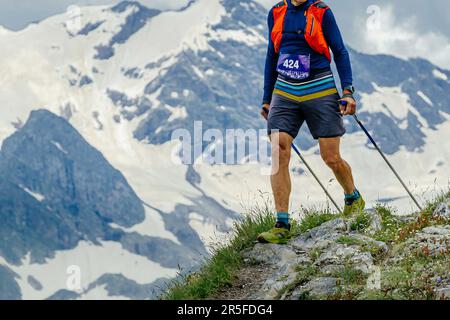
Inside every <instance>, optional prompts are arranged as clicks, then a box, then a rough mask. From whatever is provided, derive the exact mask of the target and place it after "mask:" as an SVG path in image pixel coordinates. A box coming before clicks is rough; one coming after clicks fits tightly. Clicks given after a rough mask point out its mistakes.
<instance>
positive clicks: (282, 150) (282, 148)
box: [272, 141, 291, 166]
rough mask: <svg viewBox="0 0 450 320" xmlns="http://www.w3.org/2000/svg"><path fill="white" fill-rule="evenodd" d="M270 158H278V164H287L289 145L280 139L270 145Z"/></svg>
mask: <svg viewBox="0 0 450 320" xmlns="http://www.w3.org/2000/svg"><path fill="white" fill-rule="evenodd" d="M272 158H273V159H276V160H278V161H277V162H278V163H279V165H280V166H288V165H289V161H290V159H291V145H290V144H289V143H287V142H283V141H280V142H279V143H278V144H276V145H274V146H273V147H272Z"/></svg>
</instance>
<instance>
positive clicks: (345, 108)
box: [339, 98, 356, 116]
mask: <svg viewBox="0 0 450 320" xmlns="http://www.w3.org/2000/svg"><path fill="white" fill-rule="evenodd" d="M339 101H345V102H347V104H346V105H342V104H341V105H340V109H341V114H342V115H343V116H348V115H354V114H355V113H356V102H355V101H354V100H353V99H347V98H344V99H342V100H339Z"/></svg>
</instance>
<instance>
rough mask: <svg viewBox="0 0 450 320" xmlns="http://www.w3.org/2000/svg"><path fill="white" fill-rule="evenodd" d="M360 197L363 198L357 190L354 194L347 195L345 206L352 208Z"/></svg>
mask: <svg viewBox="0 0 450 320" xmlns="http://www.w3.org/2000/svg"><path fill="white" fill-rule="evenodd" d="M359 197H361V194H360V193H359V191H358V190H357V189H355V191H353V192H352V193H350V194H346V195H345V204H346V205H348V206H351V205H352V204H353V202H355V201H356V200H358V199H359Z"/></svg>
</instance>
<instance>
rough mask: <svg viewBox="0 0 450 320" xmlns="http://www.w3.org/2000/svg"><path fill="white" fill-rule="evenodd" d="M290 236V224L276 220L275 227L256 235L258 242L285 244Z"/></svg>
mask: <svg viewBox="0 0 450 320" xmlns="http://www.w3.org/2000/svg"><path fill="white" fill-rule="evenodd" d="M291 238H292V234H291V225H286V224H284V223H283V222H277V223H276V224H275V227H274V228H272V229H270V230H269V231H267V232H263V233H261V234H260V235H259V236H258V241H259V242H260V243H274V244H286V243H287V242H288V241H289V240H290V239H291Z"/></svg>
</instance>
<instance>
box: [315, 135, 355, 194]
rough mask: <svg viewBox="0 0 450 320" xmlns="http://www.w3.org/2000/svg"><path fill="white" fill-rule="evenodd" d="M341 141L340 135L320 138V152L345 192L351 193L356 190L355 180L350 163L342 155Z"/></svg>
mask: <svg viewBox="0 0 450 320" xmlns="http://www.w3.org/2000/svg"><path fill="white" fill-rule="evenodd" d="M340 143H341V138H340V137H337V138H322V139H319V145H320V154H321V156H322V159H323V161H324V162H325V163H326V164H327V166H328V167H330V169H331V170H333V172H334V175H335V176H336V179H337V180H338V182H339V183H340V185H341V186H342V188H344V192H345V194H351V193H353V192H354V191H355V182H354V180H353V174H352V169H351V167H350V165H349V164H348V163H347V162H346V161H345V160H344V159H342V157H341V153H340V150H339V148H340Z"/></svg>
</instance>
